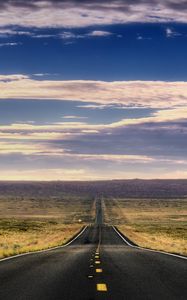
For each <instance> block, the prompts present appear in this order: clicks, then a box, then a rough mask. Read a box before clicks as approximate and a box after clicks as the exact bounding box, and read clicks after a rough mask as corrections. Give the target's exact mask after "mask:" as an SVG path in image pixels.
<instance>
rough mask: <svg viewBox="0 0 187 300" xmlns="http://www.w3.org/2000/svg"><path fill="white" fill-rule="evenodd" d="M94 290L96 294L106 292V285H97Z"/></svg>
mask: <svg viewBox="0 0 187 300" xmlns="http://www.w3.org/2000/svg"><path fill="white" fill-rule="evenodd" d="M96 288H97V291H98V292H107V285H106V284H105V283H97V286H96Z"/></svg>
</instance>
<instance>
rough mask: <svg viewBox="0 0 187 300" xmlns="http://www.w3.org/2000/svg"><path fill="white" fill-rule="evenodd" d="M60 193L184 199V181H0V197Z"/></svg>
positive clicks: (57, 195) (185, 187) (186, 182)
mask: <svg viewBox="0 0 187 300" xmlns="http://www.w3.org/2000/svg"><path fill="white" fill-rule="evenodd" d="M63 194H73V195H79V196H81V195H88V196H93V197H94V196H97V195H98V196H101V195H102V196H104V197H125V198H150V197H153V198H176V197H180V198H183V197H187V179H184V180H140V179H134V180H111V181H57V182H10V181H1V182H0V197H3V196H6V195H8V196H11V197H17V196H18V197H24V196H27V197H41V198H44V197H47V196H48V197H49V196H50V197H57V198H59V197H60V196H61V195H63Z"/></svg>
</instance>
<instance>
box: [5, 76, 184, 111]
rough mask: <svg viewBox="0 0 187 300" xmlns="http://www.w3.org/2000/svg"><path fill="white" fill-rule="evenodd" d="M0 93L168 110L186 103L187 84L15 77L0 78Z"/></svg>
mask: <svg viewBox="0 0 187 300" xmlns="http://www.w3.org/2000/svg"><path fill="white" fill-rule="evenodd" d="M0 90H1V94H0V99H6V98H7V99H17V98H21V99H56V100H69V101H72V100H79V101H82V102H88V101H89V102H94V103H93V105H92V108H95V105H97V104H98V105H104V106H106V105H121V106H131V107H132V106H135V107H151V108H168V107H175V106H186V103H187V82H182V81H181V82H164V81H113V82H106V81H90V80H87V81H86V80H71V81H55V80H53V81H51V80H42V81H41V80H34V79H31V78H29V77H28V76H26V75H17V74H16V75H0ZM89 105H90V104H89ZM84 107H86V106H84ZM87 107H88V106H87ZM90 108H91V107H90ZM100 108H101V107H100Z"/></svg>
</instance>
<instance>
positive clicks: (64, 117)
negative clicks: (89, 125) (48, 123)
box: [62, 116, 88, 119]
mask: <svg viewBox="0 0 187 300" xmlns="http://www.w3.org/2000/svg"><path fill="white" fill-rule="evenodd" d="M62 118H63V119H87V118H88V117H82V116H62Z"/></svg>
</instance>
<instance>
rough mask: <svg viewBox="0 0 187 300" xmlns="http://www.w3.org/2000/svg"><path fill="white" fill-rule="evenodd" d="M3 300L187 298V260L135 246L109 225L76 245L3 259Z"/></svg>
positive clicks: (85, 233) (84, 234) (89, 231)
mask: <svg viewBox="0 0 187 300" xmlns="http://www.w3.org/2000/svg"><path fill="white" fill-rule="evenodd" d="M0 299H1V300H97V299H101V300H129V299H132V300H136V299H142V300H153V299H155V300H162V299H163V300H174V299H175V300H186V299H187V260H186V258H185V257H184V258H183V257H180V256H175V255H169V254H164V253H160V252H156V251H149V250H146V249H142V248H139V247H136V246H134V245H133V244H132V243H131V242H130V241H129V240H128V239H127V238H126V237H124V236H122V235H121V234H120V233H119V232H118V230H117V229H116V228H114V227H113V226H107V225H105V224H103V216H102V201H101V200H99V199H98V200H97V201H96V219H95V224H92V225H90V226H87V227H85V228H84V229H83V230H82V231H81V232H80V233H79V234H78V235H77V236H76V237H75V238H74V239H73V240H72V241H71V242H70V243H68V244H67V245H65V246H62V247H56V248H53V249H51V250H47V251H46V250H45V251H39V252H35V253H29V254H24V255H19V256H16V257H13V258H8V259H2V260H1V261H0Z"/></svg>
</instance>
